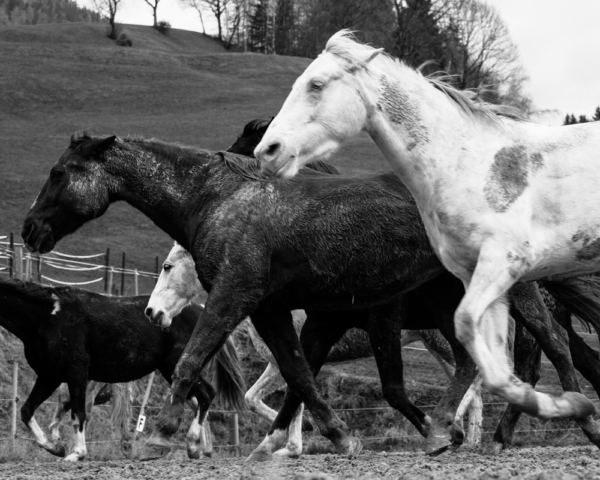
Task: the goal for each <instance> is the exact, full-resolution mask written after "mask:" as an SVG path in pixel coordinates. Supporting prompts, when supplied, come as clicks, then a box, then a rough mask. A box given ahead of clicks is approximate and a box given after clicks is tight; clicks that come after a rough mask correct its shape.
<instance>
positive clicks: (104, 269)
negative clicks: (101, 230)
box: [0, 233, 159, 295]
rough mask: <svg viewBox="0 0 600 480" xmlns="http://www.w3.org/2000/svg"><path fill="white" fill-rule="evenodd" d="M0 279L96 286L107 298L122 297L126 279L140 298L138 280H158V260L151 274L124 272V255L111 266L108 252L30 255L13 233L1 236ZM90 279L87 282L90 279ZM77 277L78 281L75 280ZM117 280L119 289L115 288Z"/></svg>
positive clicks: (54, 252)
mask: <svg viewBox="0 0 600 480" xmlns="http://www.w3.org/2000/svg"><path fill="white" fill-rule="evenodd" d="M0 275H6V276H8V277H11V278H18V279H22V280H35V281H37V282H38V283H40V284H44V285H49V286H53V285H69V286H77V287H85V288H90V287H94V286H96V288H97V289H98V287H99V288H100V289H101V291H103V292H104V293H105V294H107V295H115V294H116V295H124V293H125V286H126V283H127V282H126V279H130V282H129V283H131V279H133V288H132V289H130V290H133V293H134V294H135V295H139V279H140V278H148V279H151V280H152V283H154V282H156V280H157V279H158V276H159V262H158V256H156V257H155V258H154V272H151V271H148V270H140V269H137V268H127V255H126V253H125V252H123V253H122V255H121V266H116V265H113V264H111V252H110V248H107V249H106V252H103V253H93V254H86V255H72V254H68V253H62V252H58V251H56V250H54V251H52V252H50V253H47V254H45V255H39V254H31V253H29V252H28V251H27V249H26V248H25V246H24V244H23V243H19V242H15V241H14V235H13V233H10V234H9V235H2V236H0ZM90 276H91V277H93V278H89V277H90ZM77 277H79V278H77ZM119 279H120V288H119V286H118V285H117V284H118V280H119Z"/></svg>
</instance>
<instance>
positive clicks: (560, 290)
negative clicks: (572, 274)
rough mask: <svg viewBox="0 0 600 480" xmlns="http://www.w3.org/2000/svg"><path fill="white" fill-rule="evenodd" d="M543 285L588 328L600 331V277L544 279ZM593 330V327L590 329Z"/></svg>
mask: <svg viewBox="0 0 600 480" xmlns="http://www.w3.org/2000/svg"><path fill="white" fill-rule="evenodd" d="M540 283H541V284H542V286H543V287H544V288H545V289H546V290H548V292H549V293H550V295H552V297H553V298H554V299H555V300H556V301H557V302H558V303H560V304H561V305H562V306H563V307H564V308H566V309H567V310H568V311H569V312H571V313H572V314H573V315H575V316H576V317H577V318H578V319H579V320H580V321H581V322H583V323H584V324H585V325H586V326H587V327H588V328H590V325H591V326H593V327H594V328H595V329H596V331H598V332H600V297H599V296H598V295H599V294H600V278H599V277H580V278H569V279H566V280H552V281H550V280H543V281H540ZM590 331H591V329H590Z"/></svg>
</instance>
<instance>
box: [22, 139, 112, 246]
mask: <svg viewBox="0 0 600 480" xmlns="http://www.w3.org/2000/svg"><path fill="white" fill-rule="evenodd" d="M115 140H116V137H114V136H112V137H104V138H92V137H90V136H89V135H88V134H87V133H80V134H75V135H73V136H72V137H71V142H70V144H69V146H68V148H67V150H66V151H65V153H63V155H62V156H61V157H60V159H59V160H58V162H56V164H55V165H54V166H53V167H52V169H51V170H50V176H49V177H48V180H46V183H45V184H44V186H43V187H42V190H41V191H40V193H39V195H38V197H37V199H36V200H35V201H34V202H33V205H32V206H31V208H30V209H29V212H28V213H27V216H26V217H25V221H24V222H23V230H22V231H21V235H22V236H23V240H24V241H25V245H27V248H29V250H31V251H33V252H39V253H47V252H50V251H51V250H52V249H53V248H54V247H55V245H56V243H57V242H58V241H59V240H60V239H61V238H63V237H64V236H66V235H68V234H69V233H73V232H74V231H76V230H77V229H78V228H79V227H81V226H82V225H83V224H84V223H85V222H87V221H89V220H91V219H93V218H96V217H99V216H100V215H102V214H103V213H104V212H105V211H106V209H107V208H108V206H109V204H110V183H111V181H110V179H108V178H106V176H107V174H106V173H105V171H104V169H103V168H101V162H103V153H104V152H105V151H106V150H107V149H109V148H110V147H112V146H113V144H114V143H115Z"/></svg>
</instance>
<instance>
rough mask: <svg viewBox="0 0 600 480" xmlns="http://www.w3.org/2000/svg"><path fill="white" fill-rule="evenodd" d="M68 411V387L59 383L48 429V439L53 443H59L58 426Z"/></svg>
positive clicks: (69, 400) (69, 402) (69, 408)
mask: <svg viewBox="0 0 600 480" xmlns="http://www.w3.org/2000/svg"><path fill="white" fill-rule="evenodd" d="M69 410H71V397H70V396H69V387H68V385H67V384H66V383H61V385H60V387H59V388H58V400H57V402H56V409H55V410H54V416H53V417H52V421H51V422H50V425H49V427H48V428H49V429H50V438H51V439H52V441H53V442H55V443H56V442H59V441H60V424H61V423H62V420H63V418H65V415H66V414H67V412H68V411H69Z"/></svg>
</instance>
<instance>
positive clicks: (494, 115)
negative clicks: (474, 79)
mask: <svg viewBox="0 0 600 480" xmlns="http://www.w3.org/2000/svg"><path fill="white" fill-rule="evenodd" d="M378 51H381V49H376V48H373V47H371V46H370V45H366V44H364V43H360V42H358V41H357V40H356V38H355V37H354V34H353V32H352V31H350V30H347V29H345V30H340V31H339V32H337V33H335V34H333V35H332V36H331V38H330V39H329V40H328V41H327V44H326V45H325V52H327V53H332V54H334V55H336V56H338V57H341V58H343V59H344V60H347V61H348V62H350V63H351V64H352V65H353V66H354V67H362V68H364V69H365V70H367V71H368V70H369V64H370V63H371V62H370V60H369V59H371V58H372V57H373V55H374V54H376V53H377V52H378ZM372 61H373V63H375V64H376V65H377V66H378V67H379V68H381V69H382V70H383V71H384V72H386V73H388V74H389V75H390V78H394V76H398V73H399V71H400V70H401V69H402V70H404V71H408V72H411V73H413V74H415V75H418V76H419V77H420V78H421V79H423V80H424V81H426V82H428V83H430V84H431V85H432V86H433V87H435V88H436V89H438V90H440V91H441V92H443V93H444V94H445V95H446V97H447V98H448V99H449V100H451V101H452V103H453V104H454V105H455V106H456V107H458V109H459V110H460V111H461V112H463V113H466V114H467V115H469V116H471V117H475V118H483V119H486V120H490V121H492V122H493V123H499V122H500V118H499V117H507V118H510V119H513V120H519V121H523V120H526V119H527V115H526V114H525V113H524V112H522V111H521V110H519V109H518V108H515V107H511V106H508V105H494V104H492V103H488V102H485V101H483V100H481V98H479V95H478V93H477V92H474V91H472V90H458V89H457V88H456V87H453V86H452V85H450V84H449V83H448V81H449V79H450V76H449V75H439V74H434V75H430V76H423V75H421V73H420V72H419V71H417V70H415V69H413V68H411V67H409V66H408V65H406V64H405V63H404V62H402V61H401V60H399V59H396V58H394V57H392V56H390V55H388V54H387V53H383V52H382V53H380V54H378V55H377V57H375V58H374V60H372Z"/></svg>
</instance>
